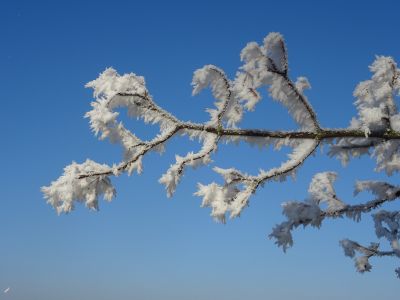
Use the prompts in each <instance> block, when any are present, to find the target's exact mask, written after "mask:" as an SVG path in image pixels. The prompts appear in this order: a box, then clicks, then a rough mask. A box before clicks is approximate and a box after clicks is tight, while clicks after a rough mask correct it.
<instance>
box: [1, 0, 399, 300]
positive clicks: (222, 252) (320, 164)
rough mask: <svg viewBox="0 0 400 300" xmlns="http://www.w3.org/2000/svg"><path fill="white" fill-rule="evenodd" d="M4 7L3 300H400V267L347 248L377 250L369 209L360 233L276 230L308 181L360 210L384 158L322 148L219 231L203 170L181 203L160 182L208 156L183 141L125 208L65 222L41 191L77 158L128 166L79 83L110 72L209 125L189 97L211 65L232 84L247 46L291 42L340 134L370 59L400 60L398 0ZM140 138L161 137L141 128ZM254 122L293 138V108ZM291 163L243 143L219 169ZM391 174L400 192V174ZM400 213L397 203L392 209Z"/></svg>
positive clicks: (152, 161) (183, 188)
mask: <svg viewBox="0 0 400 300" xmlns="http://www.w3.org/2000/svg"><path fill="white" fill-rule="evenodd" d="M83 2H84V1H16V0H15V1H6V0H4V1H2V2H1V4H0V37H1V46H0V67H1V72H0V86H1V94H0V101H1V106H2V108H1V110H0V120H1V123H2V130H1V133H2V138H1V141H2V142H1V148H0V149H1V156H0V160H1V161H0V163H1V167H2V171H1V173H0V179H1V184H0V186H1V199H0V239H1V242H0V291H2V290H3V289H5V288H7V287H11V290H10V292H9V293H7V294H3V293H0V299H14V300H25V299H26V300H39V299H40V300H53V299H57V300H74V299H76V300H83V299H84V300H103V299H104V300H105V299H119V300H125V299H126V300H127V299H140V300H142V299H143V300H145V299H164V300H169V299H171V300H186V299H230V300H235V299H282V300H291V299H297V300H306V299H307V300H312V299H340V298H341V297H343V299H353V300H357V299H363V300H372V299H376V298H377V297H379V298H380V299H396V298H397V297H398V295H399V292H400V281H399V280H398V279H396V278H395V276H394V272H393V270H394V268H395V267H398V265H396V263H397V264H398V263H399V262H398V260H397V261H396V260H395V259H378V260H373V261H372V263H373V265H374V269H373V272H371V273H369V274H364V275H360V274H358V273H356V272H355V270H354V267H353V262H352V261H351V260H350V259H349V258H346V257H344V255H343V251H342V249H341V248H340V247H339V246H338V241H339V240H340V239H342V238H346V237H348V238H351V239H355V240H358V241H360V242H364V243H368V242H370V241H376V238H375V236H374V234H373V224H372V222H371V220H370V219H371V218H370V217H368V216H367V217H366V218H365V221H363V222H361V223H359V224H355V223H352V222H349V221H347V220H336V221H334V222H331V221H328V222H325V223H324V225H323V226H322V228H321V230H315V229H307V230H302V229H300V230H297V231H296V232H295V236H294V237H295V245H294V247H293V248H292V249H290V250H289V251H288V252H287V253H286V254H284V253H283V252H282V251H281V249H278V248H277V247H276V246H275V245H274V244H273V242H272V241H271V240H268V239H267V235H268V234H269V233H270V232H271V228H272V227H273V226H274V224H276V223H278V222H281V221H282V220H283V216H282V215H281V208H280V204H281V203H282V202H283V201H287V200H294V199H297V200H302V199H304V198H305V197H306V196H307V194H306V190H307V187H308V183H309V181H310V179H311V177H312V175H313V174H314V173H316V172H319V171H324V170H334V171H338V172H339V174H340V176H339V180H338V182H337V189H338V191H339V195H340V196H342V198H343V199H345V200H346V201H348V202H353V203H355V202H358V201H362V200H364V201H365V200H367V199H370V196H369V195H363V196H361V197H358V198H357V199H353V197H352V186H353V184H354V181H355V179H356V178H360V179H376V178H385V177H384V176H383V175H382V174H374V172H372V169H373V167H374V164H373V161H371V160H370V159H362V160H356V161H354V162H352V163H351V164H350V165H349V167H348V168H346V169H343V168H342V167H341V166H340V163H339V162H337V161H336V160H331V159H327V158H326V155H325V154H324V153H320V152H318V155H317V156H316V157H315V158H312V159H310V160H309V161H308V162H307V163H306V164H305V166H304V167H303V168H302V169H301V170H300V171H299V173H298V178H297V180H296V181H292V180H290V181H289V182H287V183H284V184H276V183H274V184H268V185H267V186H266V187H265V188H264V189H262V190H260V191H258V192H257V194H256V195H255V196H254V197H252V199H251V205H250V207H249V208H247V209H246V210H245V212H244V214H243V215H242V217H241V218H239V219H236V220H233V221H231V222H228V224H226V225H221V224H217V223H215V222H213V221H212V219H211V218H210V217H209V213H210V212H209V210H208V209H201V208H199V205H200V202H201V199H199V198H197V197H195V196H193V195H192V194H193V192H194V191H195V186H196V182H198V181H200V182H203V183H209V182H211V181H212V180H214V179H216V177H215V175H214V174H213V173H212V171H210V169H209V168H202V169H199V170H196V171H192V170H190V171H189V172H187V174H186V176H185V177H184V179H183V181H182V184H181V185H180V186H179V187H178V190H177V192H176V195H175V197H174V198H173V199H172V200H168V199H167V198H166V196H165V192H164V190H163V186H161V185H160V184H158V183H157V179H158V178H159V177H160V175H161V174H162V173H163V172H165V170H166V169H167V168H168V166H169V164H170V163H171V162H172V161H173V157H174V154H175V153H179V154H185V153H186V152H187V151H188V150H190V149H195V148H197V147H198V145H197V144H196V143H190V142H188V141H187V140H185V139H181V140H178V139H174V141H173V142H171V143H170V144H168V150H167V152H166V153H165V154H164V156H162V157H159V156H158V155H157V154H151V155H149V156H148V157H146V159H145V160H144V170H145V171H144V174H143V175H142V176H132V177H130V178H127V177H125V176H122V177H120V178H118V179H116V180H114V182H115V185H116V186H117V189H118V195H117V198H116V199H115V200H114V201H113V202H112V203H111V204H109V203H105V202H101V204H100V208H101V209H100V211H99V212H97V213H94V212H89V211H88V210H87V209H85V208H84V207H78V208H77V210H76V211H75V212H73V213H72V214H70V215H62V216H57V215H56V213H55V211H54V210H53V209H52V208H51V207H50V206H49V205H47V204H46V203H45V201H44V199H43V197H42V194H41V193H40V187H41V186H43V185H48V184H49V183H50V181H51V180H54V179H56V178H57V177H58V176H59V175H60V174H61V172H62V168H63V167H64V166H65V165H67V164H69V163H70V162H71V161H72V160H75V161H77V162H82V161H83V160H85V159H86V158H88V157H89V158H92V159H94V160H96V161H99V162H106V163H112V162H117V161H118V159H119V156H120V154H121V153H120V152H121V150H120V149H119V148H118V147H117V146H115V145H111V144H109V143H108V142H100V141H98V140H97V139H96V138H95V137H94V136H93V134H92V133H91V132H90V130H89V127H88V124H87V120H86V119H84V118H83V115H84V113H85V112H86V111H87V110H89V108H90V106H89V103H90V101H91V91H89V90H87V89H84V87H83V86H84V84H85V83H86V82H88V81H90V80H92V79H94V78H96V76H97V74H98V73H99V72H101V71H103V70H104V69H105V68H106V67H109V66H112V67H114V68H116V69H117V70H118V71H119V72H121V73H123V72H131V71H132V72H135V73H136V74H140V75H143V76H145V78H146V80H147V84H148V87H149V89H150V92H151V93H152V95H153V96H154V98H155V100H156V101H157V102H158V103H159V104H160V105H162V106H163V107H165V108H167V109H168V110H170V111H172V112H173V113H175V114H176V115H177V116H178V117H180V118H182V119H186V120H189V119H190V120H196V121H205V120H206V118H207V115H206V114H205V112H204V109H205V108H206V107H208V106H210V104H211V103H212V99H211V98H210V97H209V94H208V93H204V95H203V94H202V95H201V96H199V97H191V96H190V95H191V87H190V82H191V76H192V72H193V71H194V70H195V69H197V68H199V67H202V66H203V65H204V64H215V65H217V66H219V67H221V68H223V69H224V70H225V71H226V72H227V74H229V75H230V76H231V77H233V76H234V74H235V70H236V69H237V68H238V67H239V66H240V60H239V53H240V50H241V49H242V48H243V47H244V46H245V45H246V43H247V42H250V41H258V42H261V41H262V39H263V38H264V36H265V35H266V34H268V33H269V32H271V31H279V32H281V33H282V34H283V35H284V36H285V38H286V41H287V45H288V50H289V63H290V74H291V76H292V77H293V78H295V77H296V76H300V75H304V76H307V77H308V78H309V80H310V82H311V85H312V90H310V91H309V92H308V96H309V98H310V101H311V102H312V104H313V106H314V108H315V110H316V111H317V113H318V115H319V117H320V120H321V122H322V124H323V126H326V127H345V126H347V125H348V124H349V120H350V119H351V117H352V116H353V115H355V113H356V112H355V108H354V106H353V105H352V102H353V97H352V91H353V89H354V87H355V85H356V84H357V83H358V82H359V81H361V80H365V79H367V78H368V77H369V71H368V65H369V64H370V63H371V62H372V61H373V59H374V55H376V54H379V55H392V56H393V57H394V58H395V59H396V60H398V61H399V60H400V56H399V53H400V52H399V50H400V41H399V14H398V12H399V9H400V4H399V2H398V1H353V2H352V3H346V2H350V1H346V2H345V1H330V2H328V1H251V0H246V1H215V3H213V2H211V1H204V0H203V1H146V2H145V1H140V2H138V1H125V2H123V1H91V2H89V1H85V2H84V3H83ZM131 124H132V125H130V126H131V128H135V130H136V131H137V132H138V133H139V136H143V137H146V136H147V137H149V136H151V135H152V134H154V132H155V129H154V128H152V127H150V128H148V127H146V126H143V125H142V124H141V123H140V122H137V121H132V123H131ZM243 127H261V128H272V129H277V128H283V129H288V128H294V127H293V122H292V121H291V120H290V118H289V116H288V115H287V113H286V112H285V111H284V110H283V109H282V108H281V107H280V106H279V105H278V104H276V103H273V102H272V101H270V100H269V99H267V98H265V99H264V101H263V102H262V103H261V104H260V105H259V106H258V107H257V111H256V112H255V113H253V114H248V115H247V120H245V121H244V123H243ZM279 158H282V155H279V154H277V153H267V152H260V151H258V150H257V149H254V148H250V147H247V146H245V145H242V146H239V147H234V146H221V148H220V152H219V153H218V154H217V155H216V156H215V161H216V165H219V166H223V167H231V166H236V167H243V168H244V169H245V170H246V171H249V172H250V171H256V170H257V169H258V168H259V167H263V168H267V167H268V166H273V165H276V164H278V163H279V160H278V159H279ZM390 182H393V183H399V180H398V175H397V174H396V175H395V176H393V177H392V178H390ZM397 208H398V204H397Z"/></svg>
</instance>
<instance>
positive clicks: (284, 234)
mask: <svg viewBox="0 0 400 300" xmlns="http://www.w3.org/2000/svg"><path fill="white" fill-rule="evenodd" d="M240 58H241V61H242V62H243V64H242V66H241V67H240V68H239V70H238V71H237V73H236V75H235V77H234V78H233V79H230V78H229V76H228V75H227V74H226V73H225V72H224V71H223V70H222V69H220V68H218V67H216V66H214V65H206V66H204V67H202V68H200V69H198V70H196V71H195V72H194V75H193V79H192V86H193V95H197V94H198V93H200V92H201V91H202V90H203V89H206V88H210V89H211V92H212V95H213V97H214V98H215V99H216V101H215V102H214V107H213V108H208V109H207V112H208V113H209V119H208V120H207V121H205V122H202V123H194V122H189V121H186V120H180V119H179V118H177V117H176V116H174V115H173V114H171V113H170V112H168V111H166V110H165V109H163V108H161V107H160V106H158V105H157V104H156V102H155V101H154V100H153V98H152V96H151V94H150V93H149V91H148V90H147V87H146V83H145V80H144V78H143V77H142V76H138V75H136V74H134V73H129V74H124V75H119V74H118V73H117V71H115V70H114V69H112V68H108V69H106V70H105V71H104V72H102V73H101V74H100V75H99V77H98V78H97V79H95V80H93V81H91V82H89V83H88V84H87V85H86V87H88V88H92V89H93V97H94V101H93V102H92V103H91V106H92V109H91V110H90V111H89V112H87V113H86V115H85V117H86V118H88V119H89V123H90V127H91V129H92V131H93V132H94V134H95V135H96V136H98V138H99V139H100V140H104V139H108V140H109V141H110V142H112V143H117V144H119V145H120V146H121V147H122V149H123V157H122V158H121V161H120V162H118V163H115V164H112V165H107V164H99V163H96V162H94V161H92V160H86V161H85V162H84V163H81V164H79V163H75V162H73V163H72V164H71V165H69V166H67V167H65V168H64V173H63V175H62V176H61V177H59V178H58V179H57V180H55V181H53V182H52V183H51V184H50V185H49V186H47V187H43V188H42V191H43V193H44V196H45V198H46V199H47V202H48V203H49V204H50V205H52V206H53V207H54V208H55V209H56V211H57V212H58V213H59V214H60V213H68V212H70V211H72V210H73V209H74V207H75V203H76V202H80V203H84V204H85V205H86V206H87V207H88V208H90V209H94V210H97V209H98V207H99V204H98V201H99V198H100V197H103V198H105V200H107V201H110V200H111V199H112V198H113V197H115V195H116V191H115V189H114V187H113V185H112V182H111V177H118V176H120V175H121V174H124V173H126V174H128V175H131V174H132V173H133V172H134V171H136V172H137V173H138V174H140V173H142V170H143V165H142V161H143V158H144V157H145V156H146V155H147V154H148V153H150V152H152V151H157V152H160V153H162V152H163V151H164V148H165V145H166V144H167V142H168V141H169V140H170V139H171V138H173V137H174V136H178V135H179V136H188V137H189V138H191V139H195V140H198V141H199V142H200V143H201V147H200V149H199V150H197V151H190V152H189V153H187V154H185V155H183V156H180V155H176V157H175V162H174V163H172V164H171V165H170V167H169V168H168V169H167V171H166V172H165V173H164V174H163V175H162V176H161V178H160V179H159V182H160V183H162V184H163V185H165V189H166V192H167V196H168V197H170V196H172V195H173V193H174V192H175V190H176V189H177V186H178V184H179V183H180V181H181V179H182V177H183V175H184V172H185V170H186V169H187V167H192V168H195V167H198V166H205V165H209V164H211V163H212V155H213V154H214V153H215V152H216V151H217V150H218V146H219V143H221V142H225V143H232V144H236V143H237V142H239V141H242V142H245V143H249V144H257V145H259V146H261V147H262V148H263V149H265V148H266V146H272V148H274V149H275V150H279V149H281V148H282V147H285V148H286V149H287V148H289V149H290V151H289V154H288V159H287V160H285V161H283V162H281V163H277V164H276V166H275V167H272V168H271V169H269V170H263V169H262V166H260V171H259V172H258V173H257V174H248V173H246V172H244V171H242V170H238V169H236V168H235V167H234V166H232V167H231V168H225V169H223V168H220V167H218V166H213V170H214V171H215V172H216V173H218V174H219V175H221V177H222V179H223V180H222V183H217V182H212V183H210V184H200V183H199V184H198V189H197V191H196V192H195V195H197V196H200V197H202V204H201V205H202V206H203V207H210V208H211V216H212V217H213V218H214V219H216V220H218V221H221V222H225V221H226V218H227V216H229V217H230V218H235V217H237V216H240V215H241V214H242V213H243V210H244V208H245V207H247V206H248V204H249V201H250V198H251V196H252V195H253V194H254V193H255V192H256V191H257V190H258V189H259V188H260V187H262V186H263V185H264V184H266V183H267V182H269V181H285V180H286V179H287V177H288V176H294V175H295V173H296V172H297V171H298V169H299V168H300V166H302V165H303V163H304V162H305V161H306V160H307V158H308V157H309V156H311V155H313V154H314V153H315V150H316V149H317V148H318V147H319V146H320V145H321V144H327V145H328V146H329V152H328V155H329V156H332V157H337V158H338V159H340V160H341V161H342V163H343V164H346V163H347V162H348V161H349V160H350V159H351V158H353V157H358V156H361V155H370V156H372V157H373V158H375V160H376V168H375V170H376V171H378V172H380V171H384V172H386V173H387V175H389V176H390V175H392V174H394V173H395V172H398V171H399V170H400V114H399V112H398V108H397V104H396V101H397V97H398V96H399V92H400V79H399V78H400V70H399V69H398V68H397V64H396V62H395V61H394V59H393V58H392V57H385V56H377V57H376V58H375V61H374V62H373V63H372V64H371V66H370V71H371V72H372V77H371V79H369V80H366V81H363V82H361V83H360V84H358V86H357V87H356V89H355V91H354V97H355V98H356V101H355V106H356V108H357V112H358V114H357V116H356V117H354V118H353V119H352V120H351V122H350V125H349V126H348V127H347V128H342V129H330V128H324V127H323V126H322V125H321V122H320V120H319V119H318V117H317V114H316V113H315V111H314V109H313V108H312V106H311V104H310V102H309V101H308V97H307V95H306V90H307V89H310V88H311V85H310V83H309V81H308V79H307V78H306V77H304V76H300V77H298V78H296V79H295V80H292V79H291V77H290V74H289V63H288V51H287V47H286V43H285V41H284V39H283V36H282V35H281V34H279V33H270V34H268V35H267V36H266V37H265V39H264V41H263V43H262V44H260V45H259V44H258V43H256V42H251V43H248V44H247V45H246V46H245V47H244V48H243V50H242V51H241V53H240ZM262 89H267V91H268V93H269V97H270V98H271V99H273V100H274V101H277V102H278V103H280V104H282V105H283V106H284V107H285V108H286V109H287V111H288V113H289V115H290V116H291V117H292V118H293V120H294V121H295V122H296V124H297V125H298V128H297V130H294V131H284V130H268V129H267V128H257V129H246V128H240V127H239V125H240V122H241V121H242V119H243V118H244V116H245V115H246V114H247V113H250V112H251V111H253V110H255V107H256V105H257V104H258V103H259V102H260V101H261V100H262V96H261V95H262ZM119 109H124V110H126V111H127V114H128V116H129V117H132V118H137V119H141V120H142V121H143V122H145V123H146V124H148V123H151V124H155V125H158V127H159V132H158V133H157V134H156V136H154V137H153V138H152V139H150V140H142V139H140V138H139V137H138V136H137V135H136V134H135V133H133V132H131V131H130V130H128V129H127V128H126V127H125V125H124V124H123V123H122V122H121V121H119V120H118V117H119V114H120V112H119V111H118V110H119ZM336 177H337V175H336V173H333V172H323V173H318V174H316V175H315V176H314V177H313V179H312V181H311V184H310V187H309V194H310V196H309V198H308V199H306V200H305V201H303V202H296V201H290V202H285V203H284V204H283V213H284V215H285V216H286V218H287V220H286V221H285V222H283V223H281V224H279V225H277V226H276V227H275V228H274V229H273V231H272V233H271V234H270V237H271V238H274V239H275V241H276V244H277V245H278V246H281V247H282V248H283V250H284V251H286V250H287V248H289V247H290V246H292V245H293V237H292V231H293V229H295V228H297V227H299V226H300V225H303V226H304V227H305V226H307V225H311V226H315V227H319V226H321V224H322V222H323V220H324V219H326V218H339V217H348V218H350V219H352V220H355V221H359V220H360V218H361V215H362V214H367V213H370V212H375V213H374V214H373V215H372V216H373V218H374V220H375V228H376V234H377V236H378V238H385V239H387V240H388V241H389V242H390V244H391V247H392V250H389V251H381V250H379V249H378V248H379V246H377V244H371V246H369V247H365V246H361V245H360V244H358V243H356V242H353V241H350V240H344V241H342V242H341V245H342V246H343V247H344V248H345V252H346V254H351V255H349V256H351V257H354V256H355V253H356V252H358V253H361V254H362V256H361V257H358V258H355V260H356V266H357V269H358V270H359V271H360V272H364V271H368V270H369V269H370V264H369V262H368V259H369V258H370V257H372V256H376V257H378V256H397V257H398V256H399V246H398V240H399V237H398V231H399V230H398V229H399V228H398V227H399V226H398V223H399V214H398V213H397V212H388V211H378V212H376V210H377V209H378V208H379V207H381V206H382V205H384V204H386V203H387V202H393V201H395V200H397V199H398V198H399V196H400V189H399V188H398V187H397V186H394V185H391V184H388V183H385V182H377V181H363V182H358V183H357V184H356V193H358V192H360V191H364V190H369V191H370V192H372V193H373V194H375V195H376V198H375V199H374V200H371V201H368V202H365V203H361V204H357V205H351V204H346V203H344V202H343V201H342V200H340V199H339V197H338V196H337V195H336V192H335V190H334V187H333V182H334V181H335V179H336ZM396 272H398V274H400V269H398V270H397V271H396Z"/></svg>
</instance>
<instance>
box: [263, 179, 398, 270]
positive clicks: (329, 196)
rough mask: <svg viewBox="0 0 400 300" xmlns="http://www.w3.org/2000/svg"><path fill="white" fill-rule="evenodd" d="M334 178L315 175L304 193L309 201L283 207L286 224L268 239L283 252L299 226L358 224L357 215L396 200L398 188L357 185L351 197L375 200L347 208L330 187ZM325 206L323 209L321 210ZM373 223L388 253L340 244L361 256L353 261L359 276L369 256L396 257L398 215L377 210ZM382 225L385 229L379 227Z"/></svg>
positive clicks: (375, 246) (371, 183)
mask: <svg viewBox="0 0 400 300" xmlns="http://www.w3.org/2000/svg"><path fill="white" fill-rule="evenodd" d="M336 177H337V174H336V173H333V172H324V173H318V174H316V175H315V176H314V177H313V179H312V181H311V183H310V187H309V189H308V191H309V194H310V197H309V198H308V199H306V200H305V201H304V202H296V201H291V202H285V203H283V214H284V215H285V216H286V217H287V221H285V222H283V223H281V224H278V225H276V226H275V228H274V229H273V231H272V233H271V234H270V235H269V237H270V238H273V239H275V243H276V244H277V245H278V246H280V247H282V249H283V251H286V250H287V249H288V248H289V247H292V246H293V236H292V231H293V230H294V229H295V228H297V227H299V226H300V225H302V226H303V227H306V226H307V225H311V226H313V227H317V228H319V227H320V226H321V225H322V221H323V220H324V219H325V218H338V217H344V216H345V217H348V218H351V219H353V220H354V221H356V222H359V221H360V220H361V214H366V213H369V212H370V211H372V210H374V209H377V208H378V207H380V206H382V205H383V204H385V203H387V202H390V201H394V200H397V199H398V198H399V197H400V187H396V186H393V185H390V184H388V183H386V182H379V181H359V182H357V183H356V186H355V191H354V193H355V194H358V193H360V192H361V191H365V190H368V191H370V192H371V193H373V194H375V196H376V197H377V198H376V199H374V200H371V201H368V202H366V203H361V204H357V205H348V204H345V203H344V202H343V201H342V200H340V199H339V198H338V197H337V195H336V191H335V189H334V187H333V182H334V181H335V180H336ZM323 205H325V206H326V209H324V208H323ZM372 216H373V218H374V221H375V230H376V235H377V237H378V238H381V237H385V238H386V239H387V240H388V241H389V242H390V243H391V245H392V248H393V250H392V251H378V247H379V244H377V243H373V244H371V246H370V247H363V246H361V245H360V244H358V243H356V242H354V241H350V240H347V239H346V240H343V241H341V245H342V247H343V248H344V249H345V254H346V255H347V256H350V257H354V255H355V251H358V252H361V253H363V254H364V255H363V256H361V257H357V258H355V262H356V267H357V270H358V271H359V272H362V273H363V272H365V271H369V270H370V269H371V265H370V264H369V262H368V259H369V258H370V257H372V256H398V257H400V246H399V238H400V235H399V232H400V213H399V212H387V211H384V210H381V211H379V212H377V213H376V214H373V215H372ZM383 223H386V224H387V225H388V228H387V227H385V226H384V225H383Z"/></svg>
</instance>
